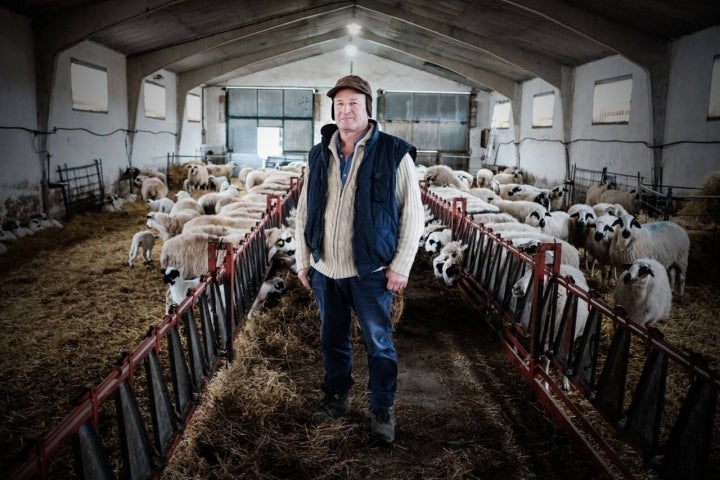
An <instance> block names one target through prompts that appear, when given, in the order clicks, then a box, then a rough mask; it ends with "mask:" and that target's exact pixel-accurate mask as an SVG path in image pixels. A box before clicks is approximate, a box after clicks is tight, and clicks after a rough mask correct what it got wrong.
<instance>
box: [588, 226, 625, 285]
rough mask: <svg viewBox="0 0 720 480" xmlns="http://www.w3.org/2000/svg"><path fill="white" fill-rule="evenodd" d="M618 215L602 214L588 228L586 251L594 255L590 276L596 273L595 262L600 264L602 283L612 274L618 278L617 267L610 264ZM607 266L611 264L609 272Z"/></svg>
mask: <svg viewBox="0 0 720 480" xmlns="http://www.w3.org/2000/svg"><path fill="white" fill-rule="evenodd" d="M617 218H618V217H616V216H614V215H610V214H607V213H606V214H604V215H600V216H599V217H597V218H596V219H595V223H594V224H593V225H592V226H590V227H589V228H588V230H587V238H586V240H585V251H586V252H587V253H588V255H590V256H592V257H593V263H592V268H591V269H590V276H594V275H595V264H596V263H598V264H599V265H600V278H601V280H602V285H605V284H606V283H607V282H608V281H609V280H610V275H613V276H614V277H615V279H617V275H616V267H615V266H614V265H611V264H610V243H611V242H612V238H613V234H614V232H615V227H614V226H613V225H614V224H615V221H616V220H617ZM605 266H609V267H610V268H609V272H607V275H606V272H605Z"/></svg>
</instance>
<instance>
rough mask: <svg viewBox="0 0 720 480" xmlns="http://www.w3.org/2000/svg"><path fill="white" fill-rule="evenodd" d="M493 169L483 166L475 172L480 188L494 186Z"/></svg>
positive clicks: (477, 185) (477, 184)
mask: <svg viewBox="0 0 720 480" xmlns="http://www.w3.org/2000/svg"><path fill="white" fill-rule="evenodd" d="M493 175H494V174H493V171H492V170H490V169H489V168H481V169H479V170H478V171H477V173H476V174H475V186H476V187H478V188H490V187H491V186H492V179H493Z"/></svg>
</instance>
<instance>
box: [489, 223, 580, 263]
mask: <svg viewBox="0 0 720 480" xmlns="http://www.w3.org/2000/svg"><path fill="white" fill-rule="evenodd" d="M501 237H502V238H503V239H505V240H509V241H510V242H512V244H513V245H514V246H515V247H517V248H518V250H521V251H524V252H528V253H532V252H533V251H534V250H535V249H536V247H537V245H538V244H540V243H554V244H558V245H560V262H561V263H564V264H566V265H570V266H572V267H575V268H580V253H579V252H578V250H577V248H575V247H574V246H572V245H571V244H570V243H568V242H566V241H565V240H562V239H560V238H557V237H553V236H551V235H547V234H544V233H542V232H522V231H515V232H513V231H507V232H504V233H501Z"/></svg>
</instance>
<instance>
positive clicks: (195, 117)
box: [185, 93, 202, 122]
mask: <svg viewBox="0 0 720 480" xmlns="http://www.w3.org/2000/svg"><path fill="white" fill-rule="evenodd" d="M185 106H186V108H187V120H188V122H199V121H201V120H202V113H201V112H202V102H201V101H200V95H195V94H193V93H189V94H188V96H187V99H186V101H185Z"/></svg>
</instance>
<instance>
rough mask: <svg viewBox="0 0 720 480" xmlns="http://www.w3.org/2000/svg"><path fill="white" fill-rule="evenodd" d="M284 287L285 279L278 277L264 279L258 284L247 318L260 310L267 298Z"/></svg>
mask: <svg viewBox="0 0 720 480" xmlns="http://www.w3.org/2000/svg"><path fill="white" fill-rule="evenodd" d="M286 288H287V286H286V285H285V280H283V279H282V278H280V277H274V278H271V279H269V280H265V281H264V282H263V284H262V285H261V286H260V292H258V295H257V297H256V298H255V301H254V302H253V304H252V306H251V307H250V310H248V314H247V316H248V318H252V317H254V316H255V315H256V314H257V313H258V312H260V311H262V310H263V309H264V308H265V306H266V305H267V302H268V301H269V300H271V299H272V298H273V297H276V296H278V295H280V294H281V293H283V292H284V291H285V289H286Z"/></svg>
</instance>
